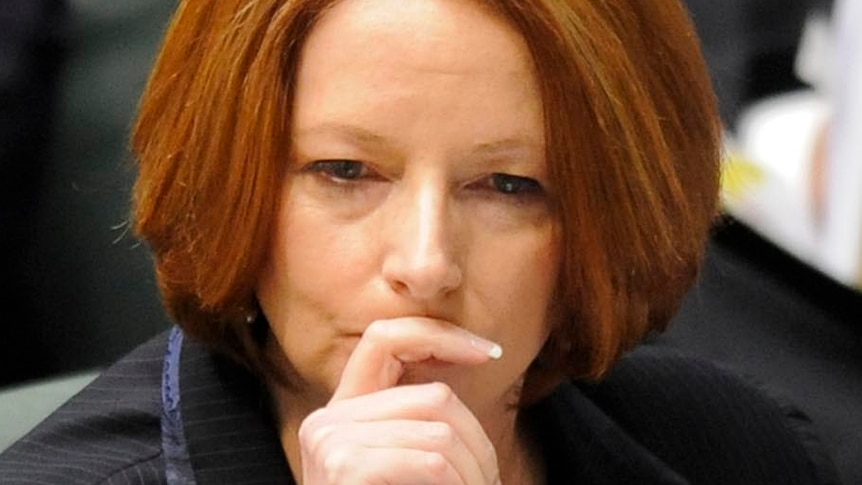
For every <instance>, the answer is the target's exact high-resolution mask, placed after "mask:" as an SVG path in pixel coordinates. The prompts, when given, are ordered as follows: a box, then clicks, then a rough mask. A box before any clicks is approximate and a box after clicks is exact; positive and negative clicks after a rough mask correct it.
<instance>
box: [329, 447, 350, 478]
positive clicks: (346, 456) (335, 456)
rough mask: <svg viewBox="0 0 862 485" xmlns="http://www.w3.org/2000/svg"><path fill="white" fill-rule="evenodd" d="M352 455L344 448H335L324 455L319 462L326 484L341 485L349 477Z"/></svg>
mask: <svg viewBox="0 0 862 485" xmlns="http://www.w3.org/2000/svg"><path fill="white" fill-rule="evenodd" d="M354 455H355V453H353V452H352V450H350V449H348V447H345V446H339V447H336V448H334V449H332V450H330V452H329V453H327V454H326V456H325V457H324V458H323V459H322V460H321V466H322V467H323V472H324V476H326V478H327V482H328V483H343V480H344V479H345V477H347V476H348V475H349V470H350V469H351V464H352V457H353V456H354Z"/></svg>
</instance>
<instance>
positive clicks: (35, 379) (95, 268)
mask: <svg viewBox="0 0 862 485" xmlns="http://www.w3.org/2000/svg"><path fill="white" fill-rule="evenodd" d="M842 1H843V0H687V4H688V6H689V8H690V10H691V13H692V16H693V18H694V21H695V24H696V26H697V30H698V34H699V35H700V37H701V40H702V44H703V49H704V53H705V56H706V58H707V61H708V64H709V67H710V71H711V74H712V78H713V81H714V85H715V88H716V93H717V95H718V99H719V102H720V107H721V113H722V117H723V120H724V123H725V127H726V132H727V133H726V135H727V151H728V157H727V164H726V167H725V169H726V172H725V188H724V190H725V211H726V217H725V219H724V220H723V221H722V222H721V223H720V224H719V226H718V227H717V228H716V232H715V235H714V238H713V241H712V242H711V244H710V248H709V252H708V258H707V264H706V267H705V270H704V273H703V275H702V277H701V281H700V283H699V284H698V285H697V287H696V288H695V289H694V290H693V291H692V292H691V294H690V295H689V297H688V298H687V299H686V301H685V303H684V305H683V308H682V309H681V311H680V314H679V316H678V317H677V319H676V322H675V323H674V325H673V326H672V327H671V330H670V331H669V332H668V333H667V334H666V335H664V336H661V337H660V338H658V340H657V343H659V344H661V345H668V346H673V347H675V348H679V349H683V350H685V351H686V352H691V353H693V354H696V355H699V356H703V357H705V358H709V359H712V360H714V361H716V362H718V363H720V364H721V365H725V366H728V367H731V368H733V369H734V370H736V371H737V372H739V373H742V374H746V375H748V376H749V377H751V378H752V379H754V380H756V381H758V382H762V383H763V385H764V386H765V387H767V388H769V389H770V390H771V391H772V392H774V393H775V394H776V395H778V396H781V397H782V398H787V399H788V400H790V401H791V402H793V403H794V404H796V405H797V406H799V407H800V408H801V409H802V410H803V411H805V412H806V413H807V414H809V415H810V416H811V417H812V419H813V420H814V421H815V424H816V425H817V429H818V431H819V432H820V433H821V435H822V436H823V440H824V442H826V444H827V445H828V449H829V450H830V452H831V453H832V454H833V456H834V458H835V460H836V462H837V463H838V465H839V468H840V471H841V473H842V478H843V479H844V480H845V483H862V452H860V451H859V450H862V412H860V411H858V410H859V409H862V292H860V288H862V264H860V259H862V198H860V197H862V147H860V148H859V150H857V151H855V152H853V149H852V148H846V143H847V142H846V140H847V139H850V138H854V137H851V136H847V135H842V136H839V135H841V134H842V133H845V132H848V130H852V129H853V128H847V126H848V123H850V124H851V125H852V122H853V120H854V119H856V120H858V117H859V116H860V113H862V108H853V107H854V106H858V103H859V101H858V100H859V98H860V93H859V91H860V90H862V77H858V76H859V74H858V70H857V72H856V73H854V72H850V71H848V69H847V66H846V64H852V63H851V62H850V61H849V59H852V58H853V57H852V56H854V55H855V56H856V57H855V59H859V62H856V63H855V64H856V65H862V58H860V56H859V52H860V51H862V43H860V42H858V41H856V44H855V45H856V47H847V46H846V42H844V40H843V39H844V34H839V30H840V29H839V28H838V25H839V24H840V23H841V22H838V21H837V17H839V15H838V14H836V12H837V11H839V10H840V11H841V12H844V11H847V12H850V8H847V7H844V6H842V7H839V6H838V4H840V3H842ZM846 3H849V4H851V5H852V4H853V3H855V4H856V7H851V8H855V11H854V12H851V13H846V14H844V13H842V14H841V15H840V16H841V17H842V18H844V19H845V20H843V22H844V23H850V24H852V23H855V25H856V26H857V27H856V28H855V29H856V30H860V31H862V18H860V17H862V13H860V12H859V8H858V6H859V5H860V4H862V2H859V1H858V0H847V1H846ZM175 5H176V0H2V1H0V258H2V261H0V298H2V303H3V305H2V310H3V311H2V317H0V318H2V324H3V329H2V334H0V335H2V338H0V416H3V418H2V419H0V422H2V425H0V449H2V448H3V447H5V446H6V445H7V444H8V442H9V441H11V440H13V439H16V438H17V437H19V436H20V435H21V434H23V433H24V432H26V430H27V429H29V427H30V426H32V425H34V424H35V423H36V422H37V421H38V420H39V419H41V417H42V416H44V415H45V414H47V413H48V412H50V411H52V410H53V409H54V408H55V407H56V406H57V405H59V404H60V403H61V402H62V401H63V400H65V399H66V398H68V397H69V396H70V395H71V394H72V393H74V392H75V391H76V390H77V389H79V388H80V387H81V386H83V385H85V384H86V383H87V382H88V381H89V380H90V379H91V378H92V377H93V376H94V375H95V374H96V373H98V372H99V370H100V369H102V368H104V367H105V366H107V365H109V364H110V363H111V362H112V361H114V360H116V359H118V358H119V357H121V356H122V355H123V354H125V353H126V352H128V351H129V350H131V349H132V348H133V347H134V346H136V345H137V344H139V343H141V342H143V341H144V340H146V339H147V338H149V337H151V336H153V335H155V334H157V333H158V332H160V331H161V330H163V329H165V328H167V327H168V325H169V321H168V319H167V317H166V316H165V314H164V312H163V310H162V307H161V305H160V303H159V301H158V296H157V290H156V287H155V280H154V277H153V272H152V261H151V259H150V255H149V253H148V252H147V248H146V247H145V246H143V245H141V244H140V243H139V242H138V241H136V240H135V239H134V237H132V236H131V235H130V233H129V226H128V212H129V197H130V189H131V184H132V181H133V179H134V174H135V171H134V166H133V164H132V160H131V158H130V156H129V151H128V136H129V131H130V127H131V123H132V120H133V117H134V114H135V110H136V106H137V99H138V96H139V94H140V92H141V90H142V89H143V86H144V84H145V82H146V77H147V73H148V71H149V69H150V67H151V65H152V62H153V60H154V56H155V53H156V50H157V48H158V44H159V42H160V39H161V35H162V34H163V32H164V29H165V27H166V25H167V22H168V20H169V16H170V14H171V12H172V9H173V8H174V7H175ZM847 18H850V20H849V21H848V20H847ZM851 30H852V29H851ZM856 37H857V39H858V37H859V36H858V35H857V36H856ZM848 56H849V57H848ZM853 76H857V77H856V78H853ZM853 79H856V80H858V82H857V81H854V80H853ZM854 82H855V83H856V84H855V88H852V89H851V87H848V85H849V86H852V84H853V83H854ZM854 96H855V99H856V100H857V101H852V98H853V97H854ZM854 102H855V103H856V104H854ZM854 110H855V111H854ZM848 112H849V114H848ZM854 112H855V114H853V113H854ZM854 116H855V118H854ZM847 120H850V121H849V122H848V121H847ZM856 123H857V125H856V126H855V129H856V130H862V124H859V121H856ZM857 132H858V133H860V134H862V131H857ZM856 138H862V137H856ZM841 143H844V145H840V144H841ZM857 143H858V141H857ZM839 145H840V146H839ZM836 147H837V148H836ZM842 153H843V154H844V155H841V154H842ZM847 153H855V154H856V155H855V157H854V156H852V155H851V156H848V155H847ZM840 156H843V158H841V159H840V160H839V157H840ZM854 188H855V189H854ZM833 199H834V200H833ZM835 207H838V208H839V209H841V210H836V209H835ZM848 208H849V209H848Z"/></svg>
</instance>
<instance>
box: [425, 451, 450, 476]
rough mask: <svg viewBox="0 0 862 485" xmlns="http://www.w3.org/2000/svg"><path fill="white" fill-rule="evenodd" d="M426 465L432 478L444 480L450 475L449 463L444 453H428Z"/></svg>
mask: <svg viewBox="0 0 862 485" xmlns="http://www.w3.org/2000/svg"><path fill="white" fill-rule="evenodd" d="M424 465H425V469H426V470H427V472H428V474H429V475H430V476H432V477H437V478H438V479H442V478H443V477H445V476H447V475H448V473H449V462H448V461H447V460H446V457H445V456H443V454H442V453H437V452H435V451H430V452H428V453H426V454H425V464H424ZM435 481H436V480H435ZM438 483H440V482H438Z"/></svg>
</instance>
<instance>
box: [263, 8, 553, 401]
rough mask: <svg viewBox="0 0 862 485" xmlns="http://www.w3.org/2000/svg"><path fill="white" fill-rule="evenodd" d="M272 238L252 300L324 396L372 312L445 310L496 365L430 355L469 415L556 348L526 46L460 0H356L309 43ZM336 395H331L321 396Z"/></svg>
mask: <svg viewBox="0 0 862 485" xmlns="http://www.w3.org/2000/svg"><path fill="white" fill-rule="evenodd" d="M293 110H294V111H293V128H292V130H293V131H292V139H291V140H290V143H291V144H292V146H293V149H294V150H293V151H294V155H293V157H292V160H291V161H290V164H291V165H290V167H291V168H290V175H289V176H288V177H287V178H286V179H285V181H284V187H283V197H282V203H281V206H280V208H279V214H278V220H277V227H276V233H275V237H274V239H273V242H272V246H271V248H270V253H269V260H268V263H267V265H266V268H265V270H264V272H263V274H262V276H261V279H260V281H259V285H258V289H257V296H258V299H259V302H260V305H261V308H262V310H263V312H264V314H265V315H266V317H267V319H268V320H269V322H270V325H271V327H272V330H273V333H274V334H275V336H276V339H277V341H278V343H279V346H280V347H281V349H282V351H283V352H284V354H285V356H286V357H287V359H288V360H289V361H290V362H291V363H292V365H293V366H294V368H295V370H296V371H297V373H298V375H299V376H300V377H301V379H302V380H303V381H304V382H303V384H304V387H303V389H304V390H303V395H302V397H303V398H306V399H309V400H311V401H312V404H316V405H322V404H324V403H325V400H326V399H328V397H329V395H330V394H331V393H332V391H333V390H334V389H335V387H336V385H337V384H338V381H339V377H340V375H341V371H342V369H343V368H344V365H345V362H346V360H347V358H348V357H349V355H350V354H351V351H352V349H353V348H354V347H355V346H356V343H357V342H358V340H359V338H361V336H362V334H363V331H364V330H365V329H366V327H367V326H368V325H369V324H370V323H371V322H373V321H375V320H379V319H391V318H396V317H406V316H423V317H432V318H436V319H440V320H444V321H447V322H450V323H451V324H454V325H458V326H461V327H464V328H466V329H468V330H470V331H471V332H474V333H476V334H478V335H480V336H482V337H485V338H487V339H490V340H493V341H495V342H498V343H499V344H500V345H501V346H502V348H503V351H504V354H503V358H502V359H501V360H499V361H494V362H490V363H486V364H483V365H480V366H476V367H459V366H441V365H430V364H429V365H427V366H423V365H421V364H419V365H417V366H415V368H413V369H411V372H410V376H409V379H410V380H411V381H413V382H425V381H431V380H442V381H444V382H447V383H448V384H450V385H451V386H452V387H453V388H454V389H455V391H456V393H457V394H458V395H459V396H460V397H461V399H462V400H463V401H464V402H465V403H467V405H468V406H470V407H471V408H472V409H473V411H474V412H477V413H480V412H482V410H483V409H486V408H488V407H489V406H491V407H496V406H499V405H503V404H512V402H511V399H512V395H511V394H510V391H511V390H512V389H513V388H514V387H515V386H517V384H519V382H520V380H521V378H522V375H523V373H524V371H525V370H526V368H527V366H528V365H529V364H530V362H531V361H532V360H533V359H534V358H535V356H536V355H537V353H538V352H539V350H540V348H541V347H542V345H543V344H544V342H545V340H546V338H547V336H548V332H549V306H550V300H551V298H552V294H553V293H554V289H555V284H556V281H557V272H558V266H559V259H560V249H559V241H558V236H557V231H556V226H555V220H554V218H553V216H552V214H551V211H550V209H549V205H550V204H549V200H548V195H547V194H546V192H545V187H547V186H548V180H547V170H546V162H545V156H544V132H543V116H542V104H541V100H540V96H539V93H538V88H537V84H536V80H535V78H534V73H533V69H532V64H531V58H530V55H529V52H528V50H527V48H526V45H525V44H524V42H523V40H522V39H521V38H520V36H519V35H518V34H517V33H516V32H515V31H514V30H513V29H511V28H510V27H509V26H508V25H507V24H505V23H504V22H503V21H501V20H499V19H497V18H495V17H493V16H491V15H489V14H488V13H487V12H485V11H483V10H481V8H480V7H478V6H477V5H474V4H473V3H472V2H464V1H458V0H415V1H410V2H405V1H403V0H346V1H343V2H341V3H339V4H337V6H336V7H334V8H333V9H332V10H331V11H329V12H328V13H326V14H325V15H324V17H323V18H322V19H321V21H320V22H319V24H318V25H317V26H316V27H315V28H314V30H313V31H312V32H311V34H310V37H309V38H308V40H307V43H306V45H305V47H304V50H303V52H302V58H301V63H300V66H299V72H298V78H297V84H296V97H295V103H294V106H293ZM321 400H322V401H323V402H319V401H321Z"/></svg>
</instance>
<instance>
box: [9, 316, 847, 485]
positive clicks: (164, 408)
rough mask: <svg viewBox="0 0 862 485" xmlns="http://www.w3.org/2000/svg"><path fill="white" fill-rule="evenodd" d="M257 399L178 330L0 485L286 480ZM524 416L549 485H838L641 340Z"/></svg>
mask: <svg viewBox="0 0 862 485" xmlns="http://www.w3.org/2000/svg"><path fill="white" fill-rule="evenodd" d="M167 348H170V349H171V351H170V352H168V356H167V357H166V349H167ZM265 403H266V397H265V395H264V394H263V393H262V392H261V387H260V386H259V385H258V383H257V382H256V381H255V380H254V379H253V378H252V377H251V376H250V375H249V374H247V373H246V372H245V371H244V370H243V369H241V368H239V367H238V366H236V365H234V364H233V363H231V362H230V361H228V360H227V359H225V358H223V357H220V356H217V355H214V354H212V353H211V352H209V351H208V350H207V349H205V348H204V347H203V346H202V345H200V344H198V343H196V342H193V341H190V340H188V339H185V338H184V336H183V335H182V333H181V332H178V331H176V330H174V331H172V332H171V333H170V334H167V333H165V334H161V335H159V336H157V337H156V338H154V339H152V340H151V341H149V342H147V343H146V344H144V345H142V346H141V347H139V348H138V349H136V350H135V351H133V352H132V353H131V354H129V355H128V356H127V357H125V358H124V359H122V360H121V361H119V362H118V363H117V364H115V365H114V366H112V367H111V368H110V369H108V370H106V371H105V372H104V373H103V374H102V375H101V376H100V377H98V378H97V379H96V380H95V381H94V382H93V383H92V384H90V385H89V386H88V387H86V388H85V389H84V390H83V391H81V392H80V393H79V394H78V395H76V396H75V397H74V398H72V399H71V400H70V401H69V402H67V403H66V404H64V405H63V406H62V407H61V408H60V409H59V410H58V411H57V412H55V413H54V414H52V415H51V416H50V417H48V418H47V419H46V420H45V421H44V422H43V423H41V424H40V425H39V426H37V427H36V429H34V430H33V431H31V432H30V433H29V434H28V435H26V436H25V437H24V438H22V439H21V440H20V441H19V442H17V443H16V444H14V445H12V446H11V447H10V448H9V449H7V450H6V451H5V452H4V453H3V454H2V455H0V483H3V484H25V483H31V484H46V483H58V484H59V483H63V484H66V483H75V484H95V483H198V484H210V483H230V484H252V483H255V484H265V483H273V484H276V483H278V484H285V483H288V484H289V483H294V480H293V478H292V476H291V472H290V469H289V467H288V464H287V462H286V460H285V458H284V455H283V453H282V449H281V445H280V443H279V440H278V436H277V434H276V431H275V426H274V425H273V421H272V417H271V415H270V414H269V412H268V411H267V409H268V408H267V406H266V404H265ZM524 413H525V414H524V419H526V420H528V421H527V422H528V423H529V426H531V428H532V430H533V431H534V432H535V434H536V437H537V438H538V440H537V441H538V443H539V444H540V446H541V447H542V450H541V452H542V455H543V456H544V458H545V461H546V464H547V468H548V474H549V475H548V478H549V483H551V484H570V483H585V484H592V485H597V484H598V485H601V484H607V485H611V484H639V485H649V484H686V483H691V484H707V485H709V484H715V485H719V484H721V485H729V484H751V485H764V484H773V483H774V484H782V485H792V484H800V485H809V484H834V483H837V479H836V478H835V472H834V468H833V466H832V463H831V460H830V459H829V457H828V456H826V454H825V453H824V452H823V451H822V449H821V447H820V443H819V441H818V440H817V438H816V436H815V435H814V434H813V433H812V431H811V430H812V426H811V423H810V422H809V421H808V420H807V418H806V417H805V416H803V415H802V414H801V413H799V412H797V411H796V410H794V409H793V408H792V407H791V406H788V405H786V404H780V403H779V402H777V401H775V400H774V399H773V398H771V397H769V396H766V395H765V394H763V393H762V392H761V391H760V390H758V389H757V388H755V387H754V386H753V385H751V384H749V383H747V382H744V381H742V380H740V379H739V378H737V377H735V376H734V375H733V374H731V373H729V372H726V371H724V370H722V369H720V368H717V367H715V366H714V365H712V364H708V363H706V362H702V361H698V360H693V359H691V358H688V357H682V356H681V355H679V354H675V353H673V352H672V351H668V350H667V349H658V348H653V347H650V346H649V345H644V346H642V347H641V348H640V349H638V350H636V351H634V352H632V353H631V354H630V355H628V356H626V357H625V358H623V360H622V361H621V362H620V364H619V365H618V366H617V367H616V368H615V370H614V371H613V372H612V373H611V374H610V375H609V376H608V377H607V378H606V379H604V380H603V381H602V382H600V383H596V384H588V383H566V384H563V385H561V386H560V387H559V388H558V389H557V390H556V391H555V392H554V393H553V394H552V395H551V396H549V397H548V398H546V399H544V400H542V401H541V402H539V403H538V404H537V405H535V406H533V407H531V408H529V409H527V410H525V411H524Z"/></svg>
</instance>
